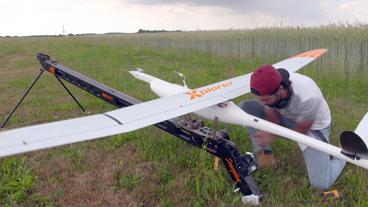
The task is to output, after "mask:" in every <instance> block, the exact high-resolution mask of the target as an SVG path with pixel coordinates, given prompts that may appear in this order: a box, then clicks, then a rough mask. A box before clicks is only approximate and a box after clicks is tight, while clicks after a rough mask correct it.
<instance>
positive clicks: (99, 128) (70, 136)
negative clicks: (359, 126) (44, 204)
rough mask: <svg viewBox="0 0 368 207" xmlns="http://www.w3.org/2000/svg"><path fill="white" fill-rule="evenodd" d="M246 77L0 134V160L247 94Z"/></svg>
mask: <svg viewBox="0 0 368 207" xmlns="http://www.w3.org/2000/svg"><path fill="white" fill-rule="evenodd" d="M248 82H249V74H247V75H243V76H239V77H236V78H232V79H229V80H225V81H221V82H218V83H215V84H211V85H208V86H206V87H202V88H198V89H195V90H191V91H189V90H188V92H187V93H180V94H176V95H173V96H168V97H163V98H159V99H155V100H152V101H148V102H144V103H141V104H137V105H133V106H130V107H126V108H123V109H119V110H115V111H111V112H108V113H105V114H99V115H93V116H86V117H82V118H76V119H70V120H65V121H58V122H53V123H48V124H41V125H35V126H30V127H25V128H20V129H14V130H9V131H5V132H1V133H0V157H3V156H8V155H13V154H17V153H22V152H28V151H33V150H38V149H44V148H48V147H54V146H59V145H64V144H70V143H75V142H81V141H86V140H91V139H95V138H100V137H105V136H110V135H115V134H120V133H124V132H129V131H133V130H136V129H139V128H143V127H146V126H149V125H153V124H155V123H159V122H162V121H165V120H168V119H172V118H174V117H177V116H181V115H184V114H187V113H191V112H194V111H197V110H200V109H203V108H206V107H209V106H212V105H216V104H218V103H221V102H224V101H227V100H229V99H232V98H235V97H237V96H240V95H242V94H244V93H246V92H248V91H249V87H248Z"/></svg>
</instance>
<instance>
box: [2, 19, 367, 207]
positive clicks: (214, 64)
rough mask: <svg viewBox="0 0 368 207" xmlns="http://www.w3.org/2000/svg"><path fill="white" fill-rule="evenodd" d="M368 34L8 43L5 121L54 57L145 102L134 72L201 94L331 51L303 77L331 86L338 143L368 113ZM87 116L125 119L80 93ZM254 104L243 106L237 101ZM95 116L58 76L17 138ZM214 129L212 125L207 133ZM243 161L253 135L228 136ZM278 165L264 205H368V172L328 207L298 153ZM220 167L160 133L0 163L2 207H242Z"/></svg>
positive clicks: (23, 112) (264, 178) (30, 105)
mask: <svg viewBox="0 0 368 207" xmlns="http://www.w3.org/2000/svg"><path fill="white" fill-rule="evenodd" d="M367 34H368V33H367V27H366V26H364V25H355V26H344V25H340V26H339V25H334V26H329V27H319V28H284V29H281V28H264V29H259V30H250V31H216V32H186V33H165V34H141V35H105V36H74V37H64V38H62V37H44V38H33V37H23V38H0V100H1V107H0V118H1V120H3V119H4V118H5V117H6V115H7V113H8V112H9V111H10V109H11V107H12V106H13V105H14V104H15V103H16V101H17V100H18V99H19V98H20V96H21V95H22V93H23V92H24V91H25V90H26V89H27V87H28V86H29V85H30V84H31V82H32V80H33V79H34V78H35V77H36V75H37V74H38V72H39V69H38V68H40V65H39V63H38V61H37V60H36V58H35V57H36V54H37V53H38V52H44V53H47V54H48V55H50V56H51V57H52V58H54V59H57V60H58V61H59V62H60V63H62V64H64V65H67V66H68V67H70V68H73V69H75V70H77V71H79V72H82V73H83V74H86V75H87V76H89V77H92V78H94V79H96V80H98V81H100V82H103V83H105V84H106V85H109V86H112V87H114V88H117V89H118V90H121V91H123V92H125V93H127V94H129V95H131V96H133V97H136V98H138V99H140V100H150V99H153V98H155V97H156V96H155V95H154V94H153V93H152V92H151V91H150V89H149V87H148V85H147V84H145V83H144V82H141V81H138V80H136V79H134V78H133V77H131V76H130V75H129V74H128V73H127V72H126V71H127V70H129V69H132V68H135V67H140V68H143V69H145V71H146V72H147V73H149V74H152V75H155V76H157V77H160V78H162V79H165V80H168V81H171V82H176V83H180V81H179V78H178V77H177V75H176V74H175V73H174V71H180V72H183V73H185V74H186V77H187V83H188V85H189V87H191V88H195V87H199V86H202V85H206V84H209V83H212V82H216V81H220V80H223V79H225V78H230V77H235V76H237V75H241V74H244V73H247V72H251V71H252V70H254V69H255V68H256V67H258V66H260V65H262V64H266V63H274V62H277V61H279V60H282V59H284V58H286V57H289V56H290V55H293V54H296V53H300V52H303V51H306V50H309V49H314V48H323V47H324V48H327V49H329V51H330V52H329V53H328V54H327V55H326V56H324V57H323V58H322V59H320V60H318V61H316V62H315V63H312V64H310V65H308V66H307V67H306V68H304V69H303V70H301V73H303V74H307V75H309V76H310V77H312V78H313V79H314V80H315V81H316V82H317V83H318V85H319V86H320V87H321V89H322V91H323V93H324V95H325V97H326V99H327V101H328V103H329V105H330V109H331V112H332V117H333V123H332V124H333V130H332V136H331V139H332V142H333V143H334V144H337V143H338V136H339V134H340V133H341V132H342V131H343V130H353V129H355V127H356V126H357V124H358V123H359V120H360V119H361V118H362V117H363V115H364V114H365V113H366V112H367V111H368V110H367V109H368V107H367V106H368V104H367V103H368V97H367V94H368V75H367V72H368V68H367V54H368V42H367V37H368V35H367ZM69 88H70V89H71V90H72V92H73V93H74V94H75V95H76V96H77V97H78V99H79V100H80V102H81V103H82V105H83V106H84V107H85V108H86V109H87V110H88V113H91V114H95V113H98V112H104V111H108V110H112V109H114V108H113V107H112V106H110V105H108V104H106V103H104V102H102V101H100V100H98V99H96V98H94V97H92V96H91V95H89V94H87V93H85V92H83V91H81V90H79V89H77V88H74V87H73V86H70V87H69ZM245 98H252V96H251V95H245V96H243V97H240V98H237V99H236V100H235V102H236V103H238V102H239V101H240V100H242V99H245ZM82 115H85V114H84V113H82V112H81V111H80V109H79V108H78V106H77V105H76V104H75V103H74V102H73V100H72V99H71V97H69V96H68V94H67V93H66V92H65V91H64V89H63V88H62V87H61V86H60V84H59V83H58V82H57V81H56V80H55V79H54V78H53V77H52V76H51V75H49V74H45V75H43V77H42V78H41V80H40V81H39V82H38V83H37V84H36V86H35V88H34V89H33V90H32V92H31V93H30V94H29V96H28V97H27V99H26V100H25V101H24V103H23V104H22V106H21V108H20V109H19V110H18V111H17V113H16V114H15V116H14V117H13V119H12V120H11V122H10V123H9V124H8V127H9V128H15V127H20V126H26V125H31V124H37V123H43V122H46V121H54V120H61V119H66V118H71V117H78V116H82ZM208 124H210V125H211V123H208ZM224 127H226V128H227V129H228V132H229V134H230V136H231V139H232V140H233V141H234V142H235V143H237V145H238V147H239V149H240V150H241V152H243V153H244V152H246V151H250V150H251V145H250V141H249V139H248V137H247V132H246V129H243V128H241V127H237V126H224ZM272 146H273V149H274V153H275V155H276V156H277V160H278V163H279V167H278V168H277V169H276V170H263V171H259V172H256V173H255V175H254V176H255V178H256V180H257V182H258V184H259V186H260V187H261V189H262V191H263V192H264V193H265V194H266V199H265V201H264V202H263V206H368V198H367V194H368V182H367V180H368V173H367V171H366V170H363V169H362V168H359V167H355V166H352V165H348V166H347V167H346V168H345V169H344V172H343V173H342V175H341V177H340V179H339V180H338V182H337V183H336V184H335V186H334V187H333V189H337V190H338V191H339V192H340V193H342V194H343V195H344V199H339V200H333V201H329V202H325V203H323V202H321V201H322V198H321V196H320V193H321V191H318V190H315V189H313V188H311V187H310V185H309V182H308V179H307V174H306V169H305V166H304V163H303V158H302V154H301V153H300V151H299V150H298V148H297V145H296V144H295V143H292V142H290V141H287V140H284V139H278V140H277V141H276V142H275V143H273V145H272ZM212 168H213V157H212V156H211V155H209V154H208V153H206V152H204V151H201V150H198V149H197V148H195V147H193V146H191V145H188V144H186V143H185V142H183V141H181V140H179V139H177V138H175V137H173V136H170V135H168V134H166V133H164V132H162V131H160V130H159V129H156V128H155V127H148V128H144V129H141V130H139V131H136V132H132V133H128V134H124V135H119V136H114V137H110V138H106V139H101V140H97V141H91V142H85V143H80V144H74V145H69V146H64V147H58V148H54V149H48V150H42V151H36V152H32V153H27V154H24V155H18V156H13V157H9V158H2V159H0V206H167V207H168V206H242V204H241V201H240V197H241V195H240V194H239V193H233V187H234V186H233V183H232V182H231V180H230V177H229V176H228V174H227V172H226V170H225V169H224V167H223V166H221V167H220V169H219V171H214V170H213V169H212Z"/></svg>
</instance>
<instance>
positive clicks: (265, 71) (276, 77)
mask: <svg viewBox="0 0 368 207" xmlns="http://www.w3.org/2000/svg"><path fill="white" fill-rule="evenodd" d="M281 81H282V77H281V75H280V73H279V72H278V71H277V70H276V69H275V68H274V67H273V66H272V65H264V66H262V67H260V68H257V69H256V70H255V71H254V72H253V74H252V76H251V77H250V88H251V90H252V92H253V93H255V94H256V95H258V96H263V95H271V94H273V93H274V92H275V91H276V90H277V89H278V87H279V86H280V84H281Z"/></svg>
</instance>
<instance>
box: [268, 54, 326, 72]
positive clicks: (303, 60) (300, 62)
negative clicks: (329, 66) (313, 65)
mask: <svg viewBox="0 0 368 207" xmlns="http://www.w3.org/2000/svg"><path fill="white" fill-rule="evenodd" d="M326 52H327V49H316V50H310V51H307V52H304V53H301V54H298V55H295V56H292V57H290V58H288V59H286V60H283V61H280V62H278V63H275V64H273V67H275V68H284V69H286V70H288V71H289V72H295V71H297V70H299V69H300V68H302V67H304V66H305V65H307V64H308V63H310V62H312V61H314V60H315V59H317V58H318V57H320V56H322V55H323V54H325V53H326Z"/></svg>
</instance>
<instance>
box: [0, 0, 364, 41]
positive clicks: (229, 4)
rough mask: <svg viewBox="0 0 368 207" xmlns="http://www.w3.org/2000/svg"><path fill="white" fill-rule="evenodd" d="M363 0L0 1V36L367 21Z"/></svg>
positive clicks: (307, 24) (233, 27) (239, 27)
mask: <svg viewBox="0 0 368 207" xmlns="http://www.w3.org/2000/svg"><path fill="white" fill-rule="evenodd" d="M367 11H368V2H367V1H365V0H299V1H298V0H283V1H271V0H269V1H267V0H243V1H241V0H228V1H220V0H189V1H179V0H171V1H169V0H103V1H102V0H63V1H59V0H32V1H27V0H1V1H0V26H1V29H0V35H36V34H51V35H55V34H60V33H62V27H63V26H64V28H65V31H66V33H74V34H76V33H90V32H93V33H106V32H136V31H138V29H140V28H143V29H152V30H153V29H166V30H177V29H180V30H213V29H243V28H254V27H260V26H273V25H280V24H281V23H282V25H305V26H310V25H320V24H328V23H336V22H356V21H359V22H367V20H368V12H367Z"/></svg>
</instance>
